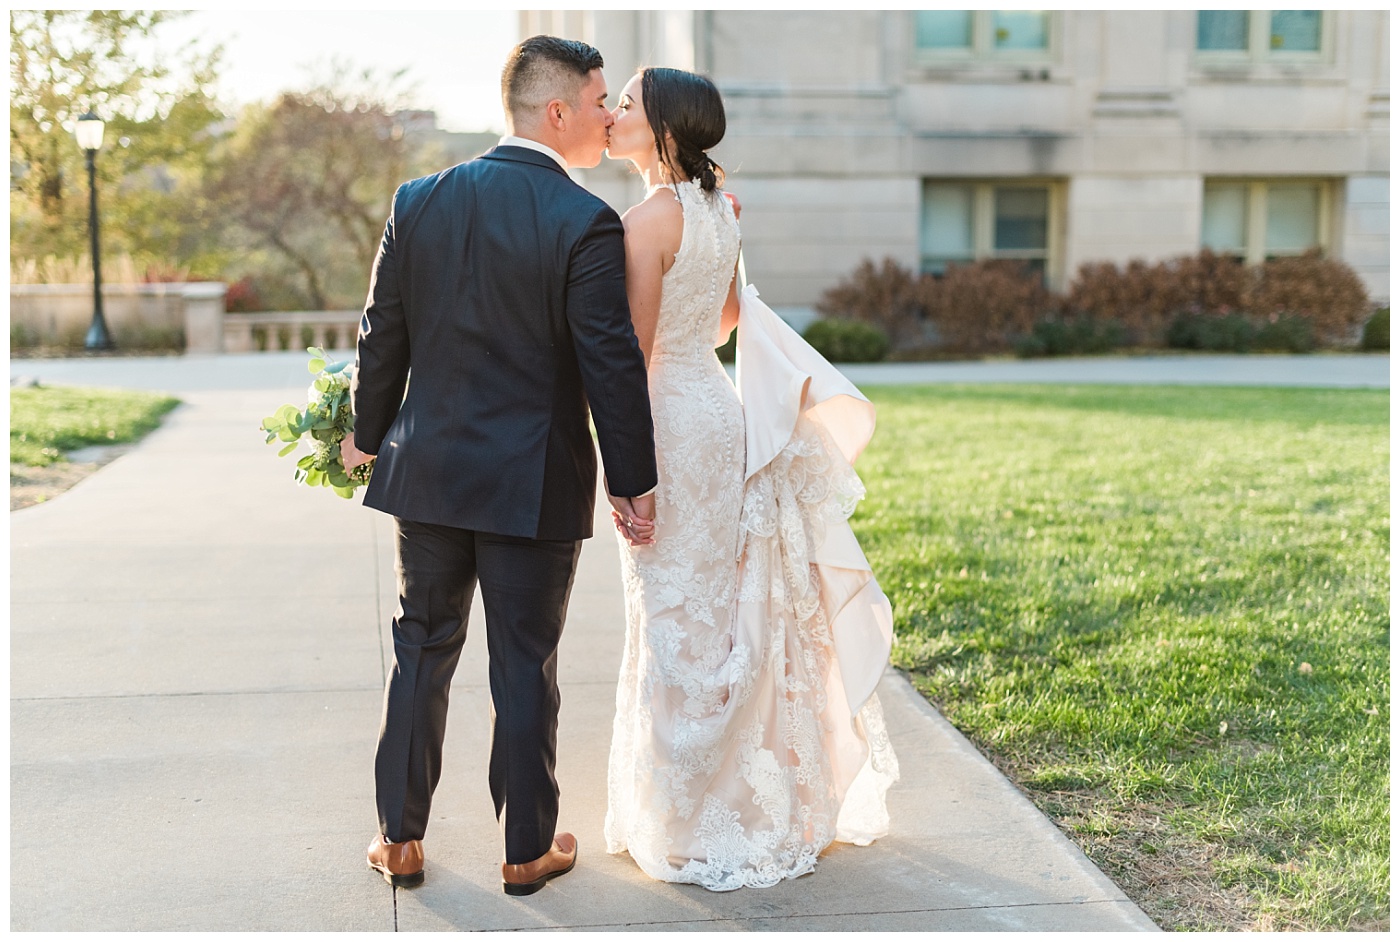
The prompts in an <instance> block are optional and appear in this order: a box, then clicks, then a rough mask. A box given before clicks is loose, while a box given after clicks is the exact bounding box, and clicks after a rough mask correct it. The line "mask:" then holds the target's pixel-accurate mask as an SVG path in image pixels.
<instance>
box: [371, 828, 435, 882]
mask: <svg viewBox="0 0 1400 942" xmlns="http://www.w3.org/2000/svg"><path fill="white" fill-rule="evenodd" d="M365 857H366V859H368V860H369V867H370V869H371V870H378V871H379V872H380V873H381V874H383V876H384V881H385V882H386V883H388V884H389V885H390V886H402V887H410V886H418V885H419V884H420V883H422V882H423V842H422V841H400V842H399V843H397V844H391V843H389V842H388V841H386V840H385V839H384V835H383V834H376V835H375V836H374V840H373V841H372V842H371V843H370V845H369V850H368V852H366V854H365Z"/></svg>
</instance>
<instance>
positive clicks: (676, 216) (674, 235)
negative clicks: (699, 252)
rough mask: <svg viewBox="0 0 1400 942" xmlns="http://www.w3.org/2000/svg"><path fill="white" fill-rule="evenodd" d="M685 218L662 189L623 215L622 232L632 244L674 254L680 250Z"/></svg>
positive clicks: (669, 192) (674, 201) (679, 206)
mask: <svg viewBox="0 0 1400 942" xmlns="http://www.w3.org/2000/svg"><path fill="white" fill-rule="evenodd" d="M684 227H685V217H684V214H683V213H682V211H681V204H680V203H679V202H677V200H676V196H675V194H674V193H672V192H671V191H670V190H668V189H665V188H662V189H658V190H657V191H656V192H654V193H652V194H651V195H650V196H648V197H647V198H646V199H644V200H642V201H641V202H640V203H638V204H637V205H635V206H633V207H632V208H631V209H629V210H627V212H625V213H623V214H622V229H623V233H624V234H625V238H626V239H627V241H629V242H633V241H635V242H636V243H638V244H640V245H653V246H656V247H657V248H659V249H661V250H662V252H663V253H664V252H667V251H669V252H670V253H671V254H672V255H674V253H675V252H677V251H678V250H679V249H680V245H681V235H682V232H683V230H684Z"/></svg>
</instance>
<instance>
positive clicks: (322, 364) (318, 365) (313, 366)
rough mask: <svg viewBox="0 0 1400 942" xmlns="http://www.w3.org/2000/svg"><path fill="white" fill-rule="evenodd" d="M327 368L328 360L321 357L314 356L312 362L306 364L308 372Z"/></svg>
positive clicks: (317, 371)
mask: <svg viewBox="0 0 1400 942" xmlns="http://www.w3.org/2000/svg"><path fill="white" fill-rule="evenodd" d="M325 368H326V361H325V360H322V359H321V358H319V357H316V358H313V359H312V360H311V362H310V363H307V364H306V371H307V372H308V373H319V372H321V371H322V370H323V369H325Z"/></svg>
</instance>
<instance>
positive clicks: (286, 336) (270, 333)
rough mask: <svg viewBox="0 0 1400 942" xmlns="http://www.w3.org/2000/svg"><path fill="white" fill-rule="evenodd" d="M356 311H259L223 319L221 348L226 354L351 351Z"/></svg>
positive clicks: (357, 317) (228, 315)
mask: <svg viewBox="0 0 1400 942" xmlns="http://www.w3.org/2000/svg"><path fill="white" fill-rule="evenodd" d="M360 313H361V312H359V311H259V312H256V313H250V314H242V313H229V314H225V315H224V334H223V348H224V350H225V352H228V353H251V352H253V351H257V350H300V349H304V348H306V347H323V348H325V349H327V350H351V349H354V346H355V334H356V331H357V330H358V329H359V326H360Z"/></svg>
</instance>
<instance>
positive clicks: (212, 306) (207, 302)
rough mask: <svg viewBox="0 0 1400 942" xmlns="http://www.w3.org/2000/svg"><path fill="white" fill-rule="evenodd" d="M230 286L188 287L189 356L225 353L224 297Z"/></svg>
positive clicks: (200, 283)
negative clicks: (193, 354)
mask: <svg viewBox="0 0 1400 942" xmlns="http://www.w3.org/2000/svg"><path fill="white" fill-rule="evenodd" d="M227 293H228V285H226V284H224V283H223V282H218V281H196V282H192V283H191V284H187V285H185V352H186V353H222V352H223V351H224V296H225V295H226V294H227Z"/></svg>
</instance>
